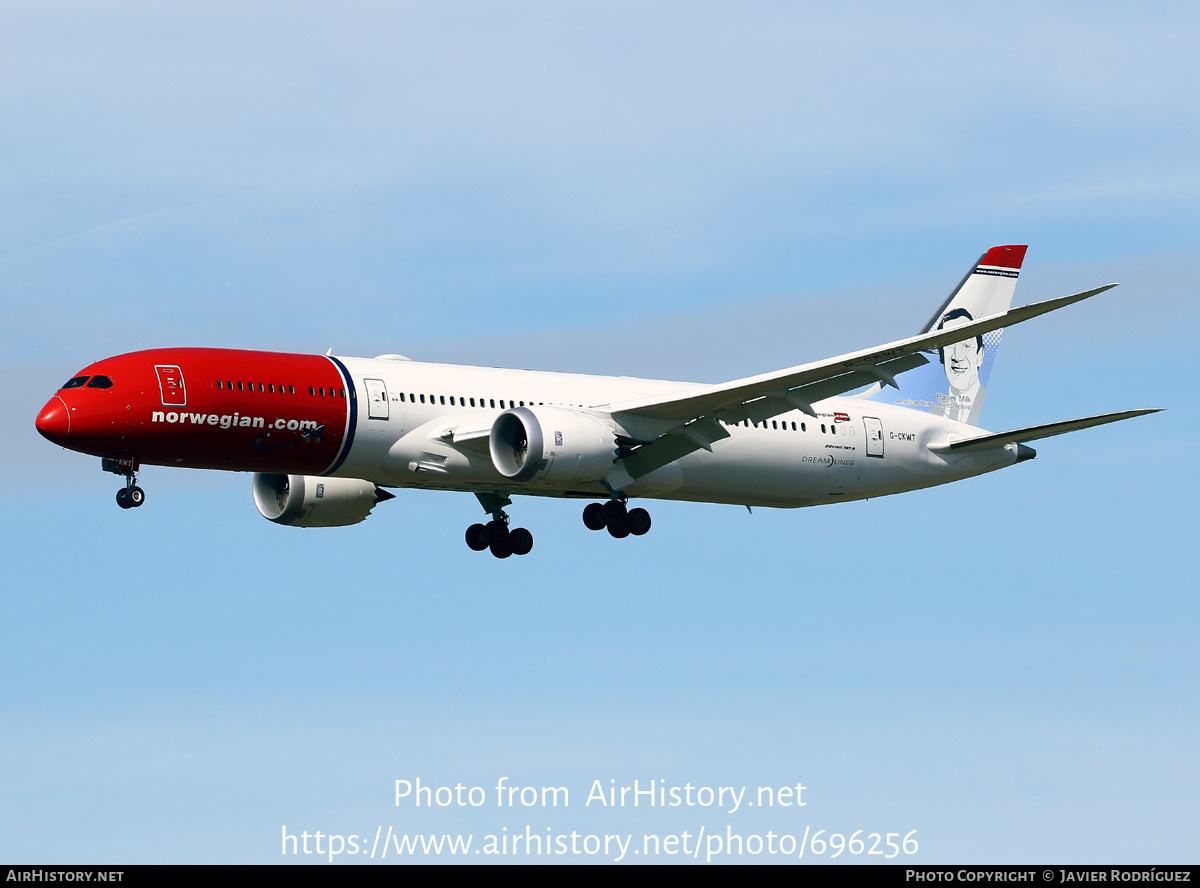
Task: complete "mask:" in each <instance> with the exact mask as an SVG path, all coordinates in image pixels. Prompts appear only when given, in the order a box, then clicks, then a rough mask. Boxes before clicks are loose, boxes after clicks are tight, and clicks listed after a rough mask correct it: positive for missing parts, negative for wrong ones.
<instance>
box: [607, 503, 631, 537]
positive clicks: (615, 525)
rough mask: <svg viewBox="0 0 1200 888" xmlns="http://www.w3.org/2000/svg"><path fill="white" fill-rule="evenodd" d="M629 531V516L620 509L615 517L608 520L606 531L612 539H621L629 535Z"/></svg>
mask: <svg viewBox="0 0 1200 888" xmlns="http://www.w3.org/2000/svg"><path fill="white" fill-rule="evenodd" d="M629 532H630V527H629V516H628V515H627V514H625V510H624V509H622V510H621V513H620V514H619V515H618V516H617V517H616V518H615V519H612V520H610V521H609V522H608V533H609V535H610V536H612V537H613V538H614V539H618V540H623V539H625V537H627V536H629Z"/></svg>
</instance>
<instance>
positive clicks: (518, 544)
mask: <svg viewBox="0 0 1200 888" xmlns="http://www.w3.org/2000/svg"><path fill="white" fill-rule="evenodd" d="M508 546H509V548H510V549H511V550H512V553H513V554H514V555H528V554H529V553H530V551H532V549H533V534H531V533H530V532H529V531H528V530H526V529H525V528H524V527H518V528H516V529H515V530H511V531H509V533H508Z"/></svg>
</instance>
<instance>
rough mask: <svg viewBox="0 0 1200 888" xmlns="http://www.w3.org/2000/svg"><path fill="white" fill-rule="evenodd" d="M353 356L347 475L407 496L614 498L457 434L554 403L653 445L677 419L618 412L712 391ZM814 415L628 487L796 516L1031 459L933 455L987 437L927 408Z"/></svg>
mask: <svg viewBox="0 0 1200 888" xmlns="http://www.w3.org/2000/svg"><path fill="white" fill-rule="evenodd" d="M341 360H342V362H343V363H344V364H345V366H346V367H347V369H348V370H349V372H350V375H351V376H352V378H353V380H354V386H355V388H356V389H357V391H358V392H359V401H358V410H357V418H356V420H355V429H354V439H353V445H352V447H351V449H350V451H349V453H348V455H347V458H346V459H345V461H344V462H343V464H342V465H341V466H340V467H339V468H338V470H337V471H336V472H335V473H334V474H336V475H338V476H342V477H353V478H364V479H368V480H372V481H375V482H376V483H378V484H381V485H385V486H393V487H420V488H429V489H438V490H464V491H473V492H491V491H494V492H503V493H508V494H518V493H520V494H530V495H538V496H566V497H598V498H603V497H605V496H607V495H608V491H607V489H606V487H605V485H604V484H603V483H601V482H600V481H598V480H592V481H586V482H580V483H571V484H538V483H534V482H525V483H514V482H513V481H511V480H509V479H507V478H505V477H503V476H502V475H501V474H500V473H499V472H498V471H497V470H496V468H495V466H494V465H493V462H492V460H491V458H490V457H489V455H488V453H487V451H486V449H472V448H470V447H464V446H461V444H456V443H453V440H452V434H453V433H455V432H456V433H457V434H459V435H462V434H463V433H464V432H468V433H469V432H472V431H477V432H484V431H487V430H488V429H490V428H491V425H492V423H493V421H494V420H495V419H496V417H497V416H499V415H500V414H501V413H502V412H504V410H506V409H511V408H512V407H517V406H531V405H543V404H544V405H554V406H559V407H567V408H571V409H574V410H577V411H580V412H583V413H587V414H591V415H595V416H597V417H601V418H603V419H604V420H605V421H606V422H608V423H610V424H611V425H613V427H614V429H615V431H616V433H617V434H623V435H628V436H629V437H630V438H633V439H644V438H646V437H650V436H653V435H654V434H661V433H664V432H666V431H667V430H668V429H669V428H670V427H671V426H672V425H676V423H673V422H670V421H666V420H658V421H651V420H646V419H644V418H643V419H637V420H636V423H637V428H628V427H626V426H625V425H624V421H623V420H622V418H621V414H619V413H618V414H616V415H615V416H614V415H613V414H610V409H611V408H612V407H613V406H614V405H617V404H620V403H622V402H630V401H633V400H636V399H638V398H644V397H655V396H665V395H668V394H675V393H680V392H685V391H687V390H688V389H698V388H700V387H701V386H700V385H699V384H695V383H683V382H671V381H666V380H653V379H637V378H632V377H609V376H587V375H580V374H568V373H550V372H542V371H533V370H509V369H501V368H485V367H470V366H460V365H452V364H427V363H420V362H416V361H406V360H391V359H384V360H380V359H367V358H343V359H341ZM371 394H373V395H374V397H375V399H376V400H375V404H374V406H373V407H372V406H371V405H370V404H369V403H368V399H369V397H370V396H371ZM381 401H382V402H383V403H386V408H381V407H380V402H381ZM813 407H814V412H816V414H817V416H816V417H813V416H810V415H808V414H806V413H802V412H800V411H799V410H793V411H791V412H788V413H783V414H781V415H778V416H776V417H774V418H772V419H768V420H766V421H765V422H758V423H749V422H743V423H741V424H737V425H727V426H726V430H727V431H728V432H729V437H727V438H723V439H721V440H718V441H715V442H713V443H712V445H711V447H712V450H711V452H709V451H707V450H704V449H700V450H696V451H695V452H693V453H690V454H687V455H685V456H683V457H681V458H680V459H678V460H676V461H674V462H672V463H671V464H669V465H667V466H664V467H662V468H660V469H657V470H655V471H653V472H651V473H650V474H648V475H646V476H644V477H642V478H640V479H638V480H636V481H634V482H632V483H629V484H627V485H625V486H623V487H622V490H623V492H624V493H625V494H627V495H628V496H630V497H649V498H656V499H676V500H689V501H696V502H717V503H734V504H739V505H749V506H775V507H782V508H796V507H800V506H810V505H819V504H822V503H829V502H840V501H845V500H852V499H863V498H868V497H875V496H884V495H887V494H892V493H900V492H902V491H906V490H913V489H917V488H922V487H931V486H934V485H937V484H944V483H947V482H950V481H956V480H959V479H961V478H966V477H970V476H973V475H979V474H982V473H984V472H990V471H993V470H995V469H999V468H1003V467H1005V466H1008V465H1012V464H1013V463H1014V462H1016V461H1017V453H1016V447H1015V446H1009V447H1005V448H995V449H992V450H988V451H985V452H974V453H969V454H937V453H933V452H931V451H930V450H929V445H930V444H944V443H946V442H948V441H952V440H955V439H957V438H967V437H973V436H976V435H978V434H980V430H979V429H977V428H976V427H974V426H969V425H966V424H964V423H960V422H956V421H954V420H950V419H946V418H943V417H938V416H931V415H928V414H926V413H923V412H921V411H917V410H911V409H908V408H905V407H900V406H896V405H890V404H885V403H881V402H878V401H870V400H864V399H862V398H857V397H838V398H830V399H828V400H825V401H821V402H819V403H817V404H815V405H813ZM384 414H386V415H384ZM477 440H479V439H477ZM482 440H486V439H482Z"/></svg>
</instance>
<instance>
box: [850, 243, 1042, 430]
mask: <svg viewBox="0 0 1200 888" xmlns="http://www.w3.org/2000/svg"><path fill="white" fill-rule="evenodd" d="M1026 249H1027V248H1026V247H1024V246H1015V245H1013V246H1003V247H992V248H991V249H990V250H988V251H987V252H986V253H984V254H983V255H982V256H981V257H979V261H978V262H976V263H975V266H974V267H973V268H972V269H971V270H970V271H969V272H968V273H967V276H966V277H964V278H963V279H962V281H960V282H959V285H958V286H957V287H955V289H954V292H952V293H951V294H950V295H949V296H948V297H947V298H946V301H945V302H943V303H942V305H941V307H939V308H938V310H937V311H936V312H934V313H933V317H931V318H930V319H929V321H928V322H927V323H926V324H925V326H924V327H922V328H921V332H922V333H929V332H931V331H933V330H949V329H953V328H954V327H957V326H961V325H963V324H966V323H969V322H970V321H973V320H978V319H980V318H983V317H986V316H987V315H993V314H998V313H1000V312H1002V311H1007V310H1008V309H1009V308H1010V307H1011V305H1012V298H1013V292H1014V291H1015V290H1016V288H1017V274H1018V273H1019V272H1020V270H1021V262H1022V261H1023V260H1024V259H1025V250H1026ZM1003 332H1004V331H1003V330H993V331H992V332H990V333H985V334H983V335H982V336H975V337H972V338H970V339H966V340H963V341H962V342H956V343H954V344H953V345H948V346H946V347H945V348H942V349H938V350H937V351H936V352H932V353H930V356H929V357H930V362H929V363H928V364H926V365H925V366H924V367H918V368H917V369H916V370H911V371H909V372H908V373H905V374H904V375H903V376H901V377H900V391H898V392H897V391H896V390H895V389H891V388H884V389H881V390H880V391H878V392H872V393H871V394H870V397H871V398H872V399H873V400H877V401H879V400H888V401H892V400H894V401H895V403H897V404H900V405H902V406H904V407H911V408H913V409H915V410H924V411H925V412H927V413H930V414H933V415H935V416H948V417H950V418H951V419H956V420H958V421H960V422H968V423H971V424H972V425H978V424H979V411H980V409H981V408H982V407H983V396H984V393H985V392H986V390H987V386H988V380H989V379H990V377H991V373H992V365H993V364H994V363H995V360H996V351H997V349H998V348H999V346H1000V334H1001V333H1003ZM934 358H936V360H934Z"/></svg>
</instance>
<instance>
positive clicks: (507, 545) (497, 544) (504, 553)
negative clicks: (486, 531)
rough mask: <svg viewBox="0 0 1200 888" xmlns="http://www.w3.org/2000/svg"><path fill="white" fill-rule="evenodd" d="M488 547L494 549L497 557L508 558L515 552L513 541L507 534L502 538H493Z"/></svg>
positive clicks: (493, 552) (493, 551)
mask: <svg viewBox="0 0 1200 888" xmlns="http://www.w3.org/2000/svg"><path fill="white" fill-rule="evenodd" d="M488 548H489V549H491V550H492V554H493V555H495V556H496V557H497V558H507V557H508V556H509V555H511V554H512V553H513V550H512V543H511V542H510V540H509V538H508V537H507V536H505V537H504V538H503V539H500V540H492V542H491V544H490V545H489V546H488Z"/></svg>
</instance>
